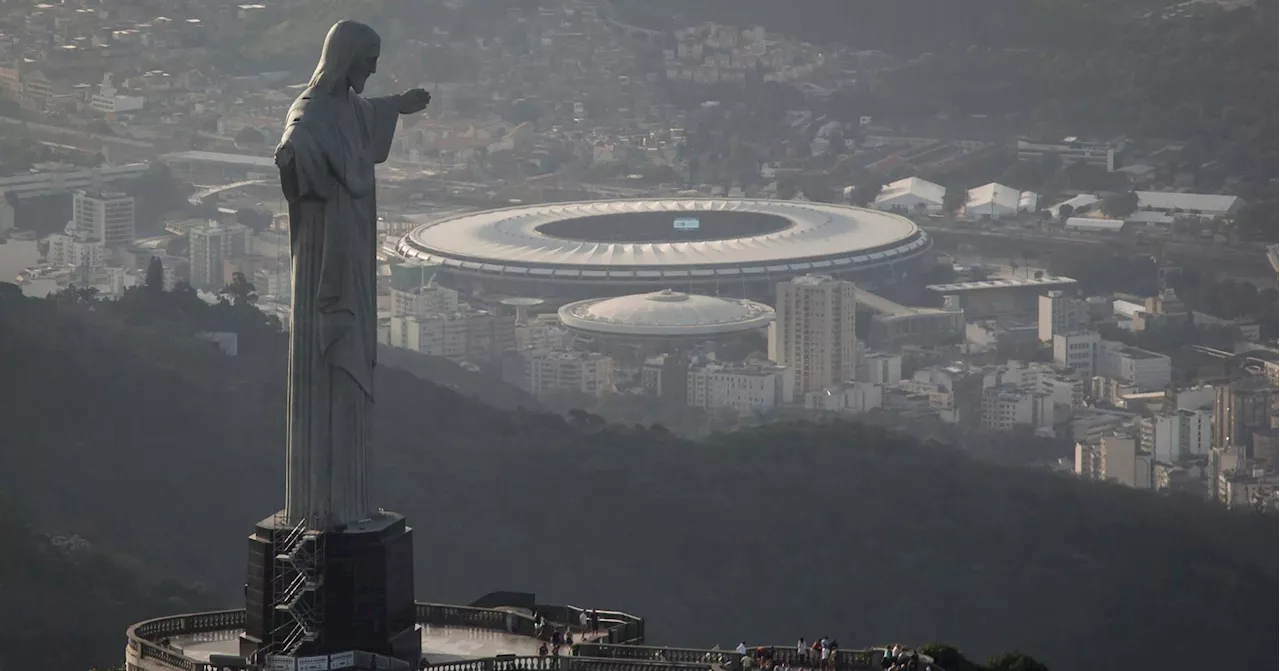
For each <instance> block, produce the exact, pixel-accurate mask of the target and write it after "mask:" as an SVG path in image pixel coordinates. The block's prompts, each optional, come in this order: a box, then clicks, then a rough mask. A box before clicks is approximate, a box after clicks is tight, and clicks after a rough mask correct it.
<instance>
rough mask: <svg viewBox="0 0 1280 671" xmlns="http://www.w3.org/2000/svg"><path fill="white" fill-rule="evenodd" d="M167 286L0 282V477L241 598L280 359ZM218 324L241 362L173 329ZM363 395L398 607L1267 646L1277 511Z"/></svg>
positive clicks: (1102, 642)
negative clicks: (238, 337)
mask: <svg viewBox="0 0 1280 671" xmlns="http://www.w3.org/2000/svg"><path fill="white" fill-rule="evenodd" d="M189 299H190V297H184V296H181V295H178V296H175V295H171V294H154V295H147V294H145V293H144V292H134V293H132V294H131V295H130V296H128V297H126V300H124V301H121V302H120V303H119V304H83V303H77V302H76V299H75V297H74V296H69V297H68V296H64V297H63V298H62V299H61V300H60V301H58V300H48V301H33V300H28V299H21V298H13V297H8V298H0V369H3V370H4V371H6V373H7V378H8V379H9V380H10V383H9V384H7V385H6V389H7V390H8V391H7V393H6V398H5V399H4V403H3V404H0V427H3V429H2V430H3V431H4V441H3V442H4V445H5V449H4V450H3V451H0V488H3V489H4V490H6V491H9V492H11V493H12V495H13V496H15V497H17V498H18V500H19V501H20V502H21V503H22V504H23V506H24V507H25V508H27V509H29V510H31V511H33V514H34V515H36V516H37V519H36V520H35V522H36V524H37V525H38V526H39V527H40V528H41V529H42V530H44V531H47V532H50V533H77V534H80V535H82V536H85V537H86V538H88V539H89V540H90V541H92V542H93V543H94V544H95V545H96V546H98V547H101V548H104V549H110V550H113V551H117V552H122V553H126V554H129V555H131V556H134V557H137V558H139V559H140V560H141V561H143V562H146V564H147V565H148V566H150V567H152V568H153V569H154V570H155V571H157V572H158V573H157V575H159V574H163V575H171V576H173V577H175V578H176V579H178V580H180V581H194V580H200V581H203V582H205V583H207V584H209V585H210V588H211V589H212V590H213V591H214V592H215V594H216V596H218V597H219V599H220V601H221V603H223V604H225V605H227V606H234V605H235V604H236V603H237V602H238V600H239V598H240V593H241V590H240V585H241V583H242V582H243V568H242V567H243V564H244V559H245V541H244V539H245V536H246V535H247V534H248V532H249V530H250V528H251V526H252V524H253V523H254V522H255V521H256V520H258V519H260V518H262V517H264V516H265V515H267V514H269V513H270V512H272V511H273V510H274V509H275V507H276V506H278V505H279V504H280V502H281V498H282V497H281V495H280V492H281V489H282V487H281V483H282V479H283V472H282V471H283V469H282V463H283V438H284V415H283V413H284V379H285V371H284V351H283V349H282V343H281V341H280V339H279V337H278V335H277V334H273V333H272V331H271V325H270V324H269V323H267V322H265V321H264V320H262V319H261V318H260V316H259V317H255V316H254V314H256V310H253V309H252V308H250V307H248V306H230V305H225V306H217V307H211V308H206V307H203V306H198V305H195V304H193V303H190V302H189ZM211 326H212V327H219V328H222V329H223V330H239V331H241V333H242V352H243V353H242V355H241V356H240V357H236V358H227V357H224V356H223V355H221V354H220V353H218V352H217V350H215V349H214V348H213V347H212V346H210V345H207V344H206V343H203V342H201V341H199V340H196V339H194V338H192V337H190V335H189V334H190V333H191V332H193V331H196V330H203V329H207V328H210V327H211ZM13 380H21V381H22V384H21V385H14V384H12V381H13ZM377 384H378V393H379V403H378V405H377V413H378V425H377V436H376V440H377V465H376V473H377V479H376V481H377V483H378V484H377V487H376V492H377V496H376V498H377V500H378V502H379V503H381V504H383V505H384V506H386V507H388V508H392V509H394V510H397V511H400V512H403V513H405V514H406V515H407V516H408V517H409V519H410V521H411V523H412V524H413V525H414V526H415V528H416V533H417V566H418V597H419V598H421V599H430V600H440V601H462V602H466V601H469V600H470V599H472V598H474V597H475V596H476V595H479V594H483V593H485V592H488V591H492V590H497V589H528V590H536V591H538V593H539V594H540V595H545V597H546V598H548V600H551V601H558V602H571V603H582V604H591V605H599V606H606V607H610V608H620V609H624V610H629V611H633V612H636V613H639V614H642V615H644V616H646V617H647V618H648V620H649V627H648V632H649V634H650V636H651V639H652V640H653V641H656V642H661V643H667V644H673V645H681V644H683V645H698V646H710V645H713V644H716V643H719V644H721V645H732V644H734V643H735V642H736V641H738V640H741V639H743V638H746V639H747V640H750V641H756V640H764V641H777V642H784V643H785V642H787V641H791V640H794V639H795V637H797V636H800V635H805V636H809V637H813V636H819V635H823V634H832V635H837V636H838V637H839V639H840V640H841V641H842V642H843V643H844V644H845V646H846V647H854V646H858V645H868V644H872V643H879V642H883V641H886V640H903V641H915V642H922V641H926V640H942V641H947V642H949V643H953V644H955V645H957V646H959V647H960V648H961V649H963V650H965V651H966V652H967V653H971V654H972V655H973V656H974V657H977V658H985V657H986V656H987V655H989V654H991V653H994V652H997V651H999V650H1005V649H1009V648H1015V647H1016V648H1018V649H1021V650H1024V651H1027V652H1028V653H1030V654H1032V655H1034V656H1035V657H1036V658H1038V659H1041V660H1043V661H1045V662H1046V663H1048V665H1049V666H1050V668H1052V669H1054V670H1055V671H1064V670H1065V671H1070V670H1072V669H1086V668H1088V669H1096V668H1129V669H1131V668H1148V666H1151V667H1156V668H1159V667H1161V666H1163V667H1165V668H1182V667H1183V666H1185V663H1186V660H1192V659H1196V660H1209V659H1211V658H1213V656H1214V655H1215V654H1219V653H1220V651H1221V650H1223V649H1229V650H1231V651H1232V655H1233V659H1235V660H1239V661H1240V662H1241V663H1242V664H1244V665H1245V666H1247V667H1252V668H1259V667H1258V666H1257V665H1260V664H1262V663H1263V662H1264V661H1267V660H1270V659H1271V658H1272V656H1273V653H1274V631H1275V622H1276V619H1275V618H1276V616H1275V607H1274V606H1275V602H1274V594H1275V592H1276V589H1277V575H1276V559H1277V557H1276V542H1277V534H1276V528H1275V523H1274V520H1273V519H1266V518H1262V517H1256V516H1253V515H1248V514H1244V515H1239V514H1228V513H1227V512H1225V511H1220V510H1216V509H1213V508H1210V507H1208V506H1206V505H1203V504H1201V503H1199V502H1195V501H1179V500H1169V499H1165V498H1162V497H1158V496H1154V495H1150V494H1145V493H1142V492H1136V491H1131V490H1126V489H1121V488H1116V487H1111V486H1106V485H1099V484H1093V483H1086V482H1080V481H1076V480H1073V479H1069V478H1065V477H1058V476H1053V475H1049V474H1046V473H1040V472H1032V471H1022V470H1009V469H1004V468H1000V467H996V466H992V465H989V464H984V463H979V462H975V461H973V460H970V459H968V458H966V457H965V456H964V455H962V454H960V453H958V452H955V451H953V450H951V449H948V448H944V447H939V446H929V445H921V444H918V443H914V442H911V441H908V440H906V439H903V438H899V437H897V436H894V435H892V434H888V433H885V432H883V431H880V430H877V429H873V428H870V427H862V426H857V425H846V424H825V425H812V424H775V425H771V426H766V427H763V428H760V429H754V430H751V431H749V432H745V433H738V434H731V435H725V436H719V437H716V438H714V439H712V440H709V441H707V442H704V443H691V442H687V441H683V440H679V439H677V438H675V437H673V436H671V435H670V434H669V433H667V432H666V431H664V430H662V429H645V428H638V427H636V428H607V429H597V428H591V427H588V426H574V425H572V424H569V423H566V422H565V421H564V420H562V419H561V418H559V417H557V416H552V415H544V414H536V413H531V412H527V411H520V410H516V411H506V410H498V409H495V408H492V407H489V406H485V405H482V404H480V403H479V402H476V401H474V400H470V399H467V398H464V397H462V396H460V395H458V394H456V393H454V392H452V391H448V390H445V389H442V388H440V387H438V386H436V385H434V384H431V383H429V382H425V381H422V380H420V379H417V378H415V377H413V376H412V375H410V374H407V373H404V372H401V371H397V370H393V369H389V368H380V369H379V377H378V381H377ZM156 614H161V613H156ZM67 618H68V621H71V620H73V619H74V618H73V616H72V615H71V614H68V616H67ZM85 624H86V625H93V626H109V627H118V626H119V625H118V623H116V622H107V621H106V620H104V621H103V622H101V623H98V622H92V623H90V622H85Z"/></svg>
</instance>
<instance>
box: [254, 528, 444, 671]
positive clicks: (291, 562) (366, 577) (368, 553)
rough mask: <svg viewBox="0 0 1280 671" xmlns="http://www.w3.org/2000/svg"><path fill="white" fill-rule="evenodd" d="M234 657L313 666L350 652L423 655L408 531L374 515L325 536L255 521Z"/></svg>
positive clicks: (412, 658) (409, 659)
mask: <svg viewBox="0 0 1280 671" xmlns="http://www.w3.org/2000/svg"><path fill="white" fill-rule="evenodd" d="M245 610H246V612H245V632H244V634H243V635H242V636H241V639H240V652H241V654H242V655H244V656H246V657H249V656H251V655H255V654H256V655H257V658H258V659H259V661H260V662H265V660H264V659H263V657H264V656H265V655H284V656H288V657H294V658H301V657H318V656H321V655H335V654H339V655H340V654H343V653H347V652H351V651H357V652H361V653H372V654H374V655H382V656H386V657H390V658H393V659H396V660H401V661H403V662H405V663H407V664H409V665H410V668H413V669H416V668H417V667H418V661H419V659H420V658H421V656H422V638H421V631H420V627H419V626H418V624H417V613H416V607H415V605H414V591H413V530H412V529H411V528H409V526H408V525H407V524H405V519H404V517H403V516H401V515H398V514H396V513H392V512H385V511H384V512H380V513H378V514H377V515H375V516H374V517H372V518H370V519H367V520H361V521H360V522H356V523H352V524H349V525H347V526H346V527H345V528H343V529H339V530H332V531H312V530H307V529H305V527H304V526H301V525H290V524H288V523H287V521H286V520H285V519H284V515H283V514H282V513H281V514H277V515H273V516H271V517H268V518H267V519H264V520H262V521H261V522H259V523H258V524H257V526H256V527H255V529H254V532H253V535H251V536H250V537H249V571H248V582H247V583H246V585H245Z"/></svg>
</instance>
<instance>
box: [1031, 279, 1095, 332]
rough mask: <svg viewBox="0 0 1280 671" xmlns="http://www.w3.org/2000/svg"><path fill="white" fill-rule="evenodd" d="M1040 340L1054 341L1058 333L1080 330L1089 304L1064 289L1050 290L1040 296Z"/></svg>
mask: <svg viewBox="0 0 1280 671" xmlns="http://www.w3.org/2000/svg"><path fill="white" fill-rule="evenodd" d="M1039 308H1040V309H1039V314H1038V316H1039V328H1038V329H1037V330H1038V331H1039V334H1040V342H1044V343H1050V342H1053V337H1054V336H1056V335H1069V334H1072V333H1075V332H1076V331H1078V330H1080V329H1081V328H1082V327H1083V326H1084V325H1085V322H1086V319H1087V316H1088V306H1087V304H1086V303H1085V302H1084V301H1082V300H1079V299H1077V298H1073V297H1071V296H1068V295H1067V294H1066V293H1065V292H1062V291H1050V292H1048V293H1045V294H1042V295H1041V296H1040V305H1039Z"/></svg>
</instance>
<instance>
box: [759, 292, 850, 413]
mask: <svg viewBox="0 0 1280 671" xmlns="http://www.w3.org/2000/svg"><path fill="white" fill-rule="evenodd" d="M855 291H856V290H855V287H854V284H853V282H849V281H846V280H837V279H834V278H831V277H829V276H827V275H805V276H803V277H797V278H795V279H793V280H791V281H789V282H781V283H779V284H778V287H777V305H776V306H775V310H776V313H777V316H776V319H775V321H774V323H773V326H772V328H771V330H770V338H769V356H770V358H772V359H773V360H774V361H776V362H778V363H779V364H782V365H784V366H789V367H791V369H792V370H794V371H795V397H796V398H797V399H802V398H804V394H805V392H809V391H818V390H821V389H823V388H826V387H833V386H836V385H839V384H841V383H843V382H845V381H848V380H852V379H854V376H855V371H856V369H857V365H858V349H857V348H858V339H857V336H856V335H855V334H854V326H855V324H856V319H857V317H856V313H857V302H856V300H855V298H856V296H855Z"/></svg>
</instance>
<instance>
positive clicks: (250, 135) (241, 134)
mask: <svg viewBox="0 0 1280 671" xmlns="http://www.w3.org/2000/svg"><path fill="white" fill-rule="evenodd" d="M235 142H236V146H237V147H244V148H250V147H261V146H263V145H265V144H266V143H267V137H266V136H265V135H263V134H262V131H260V130H258V129H257V128H254V127H253V126H245V127H244V128H241V129H240V130H239V131H237V132H236V137H235Z"/></svg>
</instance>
